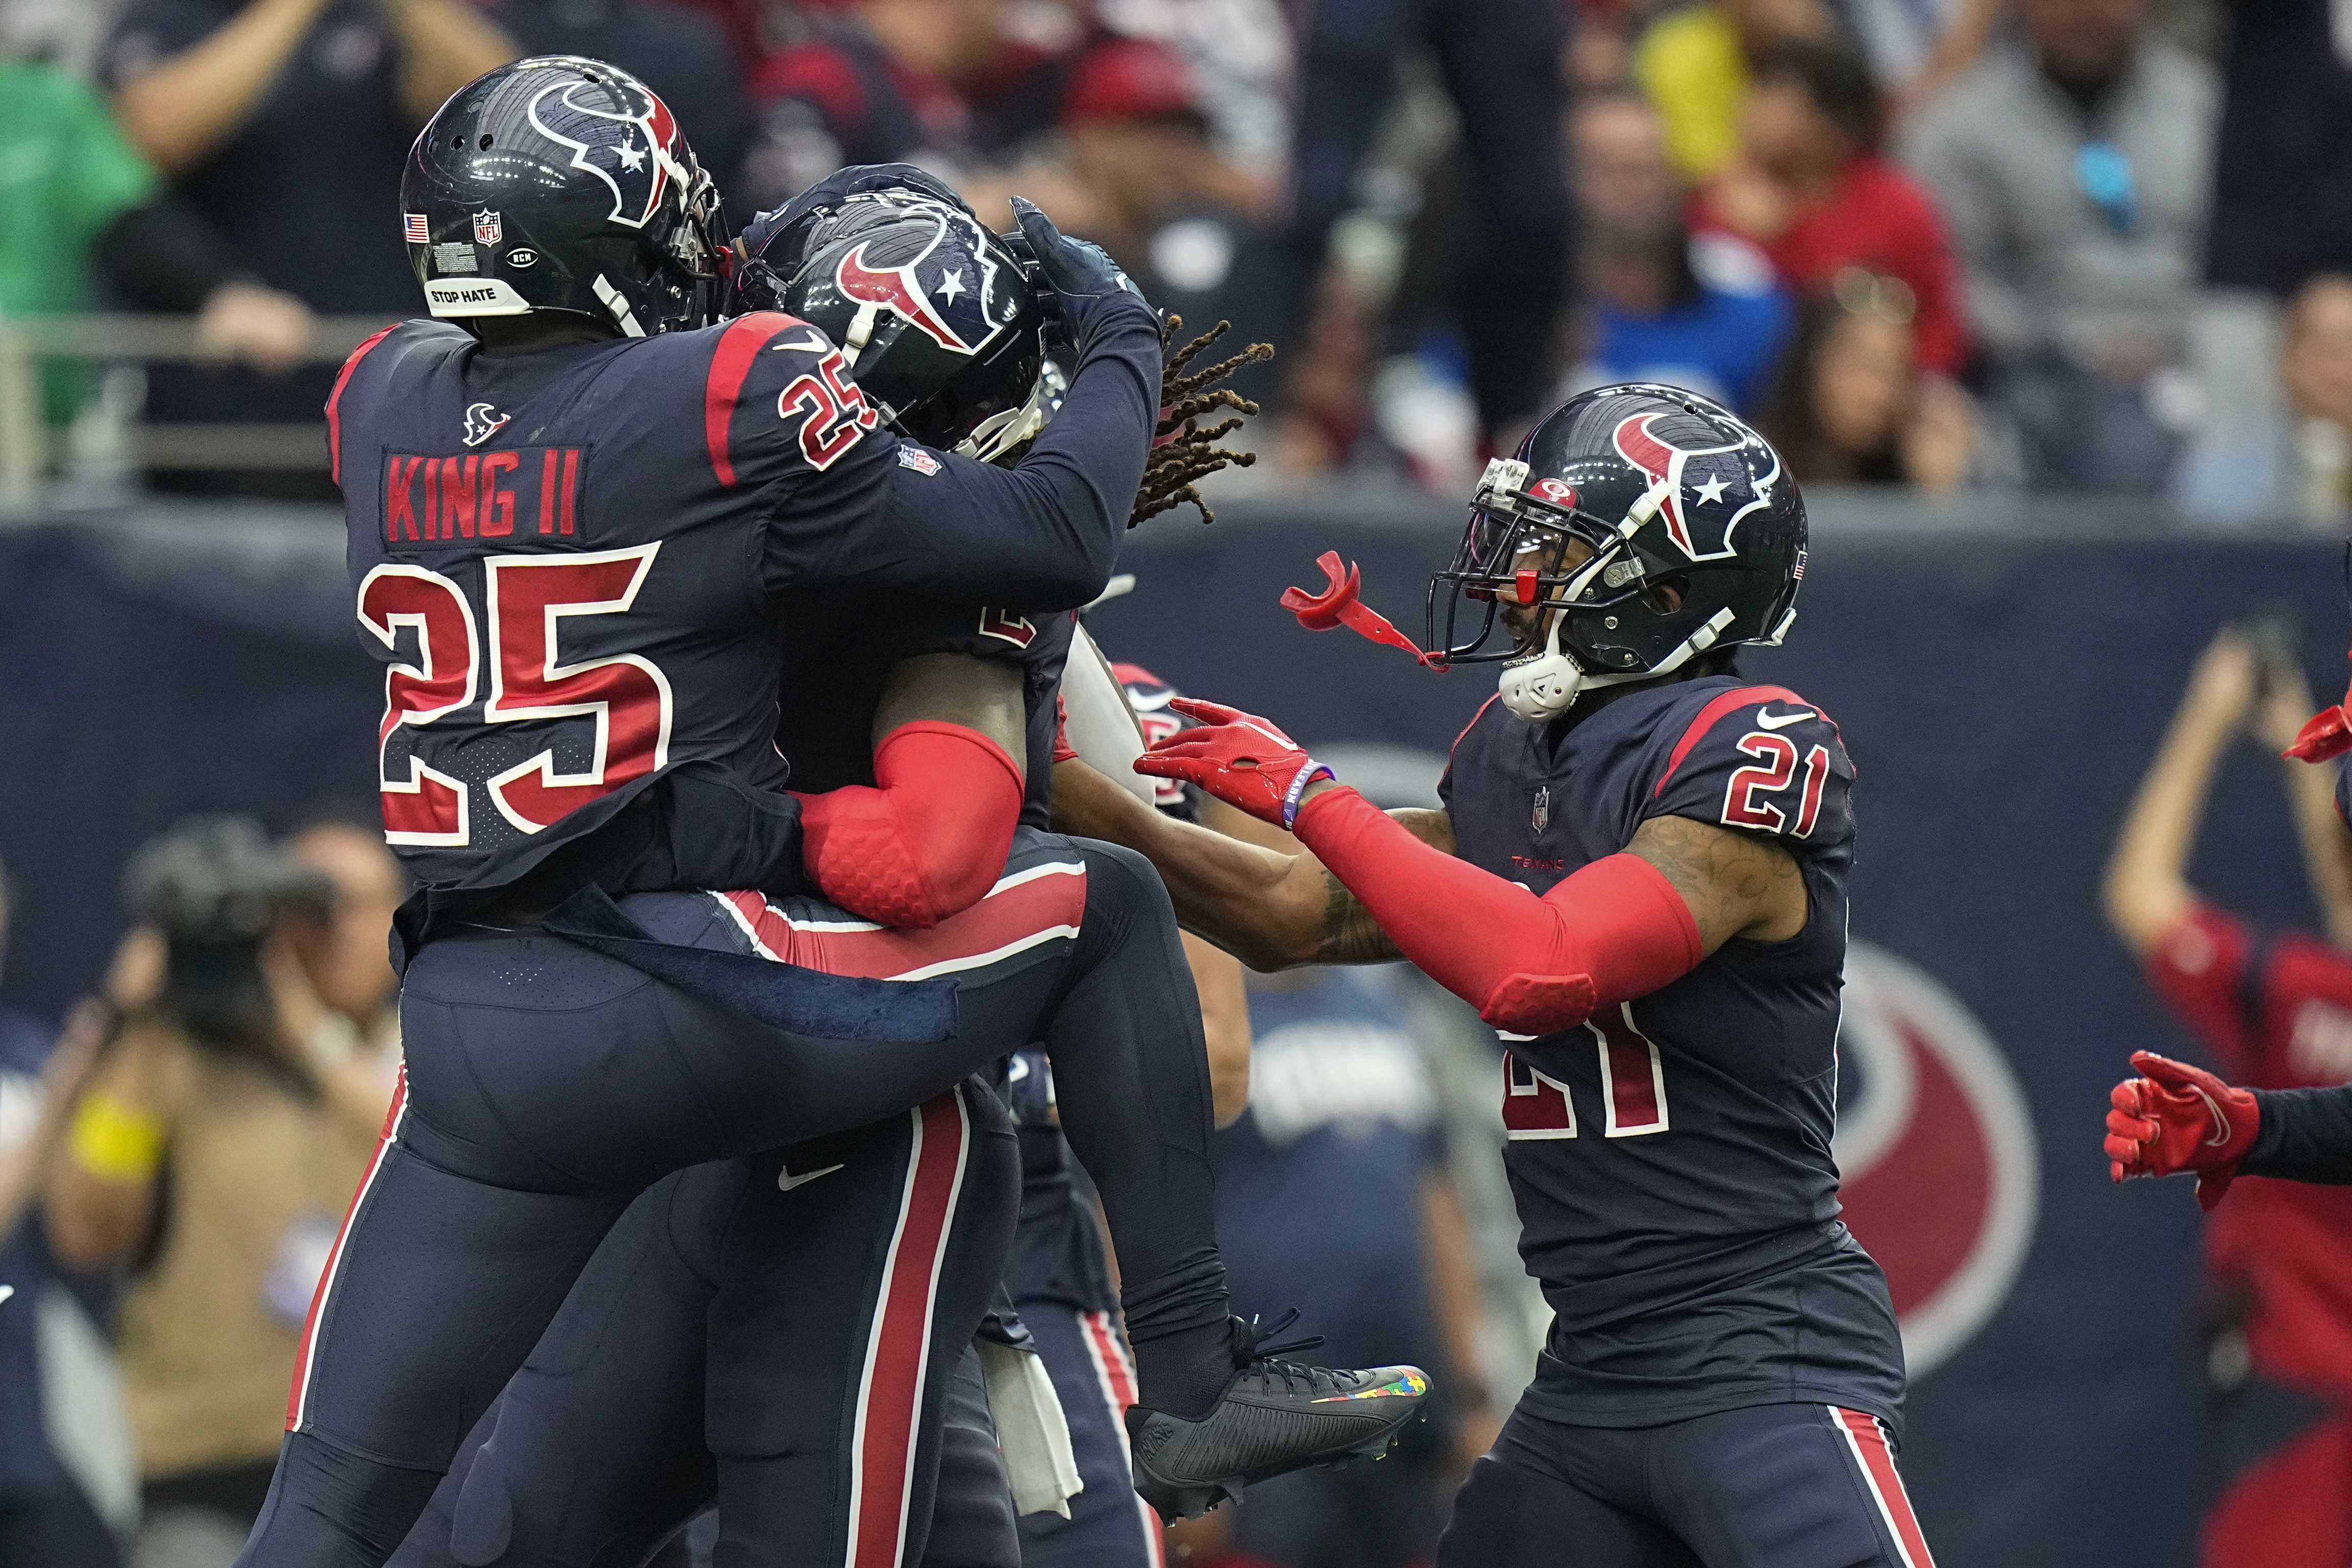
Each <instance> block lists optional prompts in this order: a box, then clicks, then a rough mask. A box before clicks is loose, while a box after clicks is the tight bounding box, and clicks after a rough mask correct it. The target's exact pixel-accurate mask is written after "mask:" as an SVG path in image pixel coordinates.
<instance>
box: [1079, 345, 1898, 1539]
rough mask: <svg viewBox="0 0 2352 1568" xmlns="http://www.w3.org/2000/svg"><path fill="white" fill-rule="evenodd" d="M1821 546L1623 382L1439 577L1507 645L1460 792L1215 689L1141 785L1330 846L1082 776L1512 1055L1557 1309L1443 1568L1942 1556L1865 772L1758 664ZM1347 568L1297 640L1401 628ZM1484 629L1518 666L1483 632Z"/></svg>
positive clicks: (1103, 795)
mask: <svg viewBox="0 0 2352 1568" xmlns="http://www.w3.org/2000/svg"><path fill="white" fill-rule="evenodd" d="M1804 559H1805V514H1804V506H1803V503H1802V501H1801V499H1800V497H1799V496H1798V494H1797V489H1796V486H1795V485H1794V484H1793V483H1792V482H1791V481H1790V478H1789V476H1788V475H1787V473H1786V471H1785V469H1784V468H1783V467H1782V465H1781V463H1780V458H1779V456H1778V455H1777V454H1775V453H1774V452H1773V450H1772V448H1771V447H1770V446H1769V444H1766V442H1765V441H1764V440H1763V439H1762V438H1761V437H1760V436H1759V435H1758V434H1756V433H1755V432H1754V431H1752V430H1750V429H1749V428H1748V426H1747V425H1745V424H1743V423H1740V421H1738V419H1737V418H1735V417H1733V416H1732V415H1731V414H1730V413H1727V412H1726V411H1725V410H1723V409H1722V408H1720V407H1718V406H1717V405H1716V404H1714V403H1712V402H1707V401H1706V400H1705V399H1702V398H1699V397H1697V396H1696V395H1695V394H1692V393H1689V392H1684V391H1682V390H1680V389H1676V388H1670V387H1661V386H1646V385H1635V386H1614V387H1607V388H1602V389H1601V390H1598V391H1595V392H1587V393H1585V394H1583V395H1582V396H1580V397H1578V398H1575V399H1574V400H1572V401H1570V402H1568V403H1566V404H1565V405H1563V406H1562V407H1560V408H1559V409H1557V410H1555V411H1554V412H1553V413H1550V414H1549V415H1548V416H1547V417H1546V418H1545V419H1544V420H1543V421H1542V422H1541V423H1538V425H1537V426H1536V427H1535V429H1534V430H1533V431H1532V432H1531V433H1530V434H1528V437H1527V439H1526V441H1525V442H1524V443H1522V444H1521V445H1520V447H1519V448H1518V451H1517V455H1515V456H1514V457H1512V458H1510V459H1507V460H1498V461H1496V463H1494V464H1492V465H1489V467H1488V470H1487V472H1486V476H1485V477H1484V478H1483V479H1482V480H1481V481H1480V484H1479V487H1478V491H1477V494H1476V496H1475V498H1474V500H1473V501H1472V504H1471V518H1470V524H1469V528H1468V530H1467V532H1466V534H1465V537H1464V538H1463V541H1462V544H1461V548H1460V549H1459V552H1458V553H1457V554H1456V556H1455V558H1454V562H1453V564H1452V565H1451V566H1450V567H1449V568H1448V569H1447V570H1444V571H1443V572H1440V573H1438V574H1437V576H1436V578H1435V580H1434V581H1433V585H1432V598H1431V620H1432V623H1433V624H1432V636H1431V641H1432V642H1433V643H1434V644H1435V646H1434V648H1433V651H1432V653H1430V654H1429V655H1427V656H1428V657H1430V658H1431V659H1432V661H1433V662H1436V663H1460V662H1465V661H1469V660H1475V659H1482V658H1483V659H1498V658H1499V659H1502V660H1504V661H1506V663H1505V664H1504V666H1503V671H1502V679H1501V690H1500V692H1499V694H1498V695H1496V697H1495V698H1491V699H1489V701H1488V702H1487V705H1486V706H1485V707H1484V708H1482V709H1481V710H1480V711H1479V714H1478V716H1477V717H1476V718H1475V720H1473V721H1472V723H1471V725H1470V727H1469V728H1468V729H1466V730H1465V731H1464V733H1463V734H1462V736H1461V737H1460V738H1459V739H1458V740H1457V741H1456V742H1455V743H1454V753H1453V760H1452V765H1451V767H1450V768H1449V769H1448V771H1447V773H1446V776H1445V779H1444V782H1443V783H1442V784H1441V785H1440V789H1439V793H1440V795H1441V797H1442V799H1443V800H1444V809H1442V810H1423V811H1404V812H1398V813H1395V814H1393V815H1389V814H1383V813H1382V812H1381V811H1379V810H1375V809H1374V808H1373V807H1372V806H1370V804H1369V803H1368V802H1366V801H1365V800H1363V799H1362V797H1360V796H1359V795H1358V794H1356V792H1355V791H1353V790H1352V789H1348V788H1347V787H1346V785H1345V783H1344V781H1338V780H1334V779H1332V777H1331V774H1330V770H1329V769H1328V768H1322V767H1321V766H1319V765H1318V763H1317V762H1316V761H1315V760H1314V758H1311V757H1308V756H1307V754H1306V753H1305V752H1303V751H1302V750H1300V749H1299V748H1298V747H1297V746H1296V745H1294V744H1293V743H1292V742H1291V741H1290V740H1289V739H1288V738H1287V737H1285V736H1284V735H1283V733H1282V732H1281V731H1280V730H1279V729H1277V728H1276V727H1275V726H1274V725H1273V724H1271V723H1269V722H1267V721H1266V720H1265V719H1261V718H1255V717H1253V716H1249V715H1247V714H1242V713H1237V712H1235V711H1234V710H1232V709H1230V708H1223V707H1219V706H1215V705H1213V704H1206V703H1195V704H1191V705H1188V707H1187V711H1188V712H1190V713H1192V714H1193V715H1194V716H1197V717H1200V718H1202V719H1203V720H1204V721H1207V726H1208V727H1204V728H1201V729H1195V730H1192V731H1191V732H1189V733H1187V734H1184V735H1181V736H1179V737H1173V738H1171V739H1168V740H1165V741H1162V742H1161V743H1160V744H1159V745H1158V746H1156V747H1154V748H1153V750H1152V751H1151V752H1150V753H1148V754H1147V755H1146V757H1145V758H1143V760H1142V761H1141V762H1140V763H1139V764H1138V768H1139V770H1140V771H1145V772H1151V773H1157V774H1160V775H1162V776H1165V777H1171V778H1181V779H1188V780H1190V781H1191V782H1192V783H1194V784H1197V785H1199V786H1200V787H1201V788H1202V789H1206V790H1207V791H1209V792H1210V793H1211V794H1213V795H1216V796H1217V797H1219V798H1220V799H1222V800H1226V801H1229V802H1231V803H1232V804H1234V805H1235V806H1237V807H1240V808H1241V809H1242V810H1247V811H1250V812H1253V813H1255V815H1257V816H1259V817H1262V818H1264V819H1265V820H1267V821H1276V822H1280V823H1282V824H1283V825H1285V826H1286V827H1290V828H1291V829H1292V830H1293V831H1295V832H1296V833H1297V835H1298V837H1299V839H1300V840H1301V841H1303V842H1304V843H1305V844H1306V845H1307V848H1308V849H1309V850H1311V851H1312V852H1313V855H1312V857H1311V858H1310V857H1308V856H1296V857H1293V856H1284V855H1279V854H1275V853H1271V852H1265V851H1262V850H1257V849H1255V848H1253V847H1250V846H1246V845H1243V844H1239V843H1236V842H1234V841H1231V840H1227V839H1222V838H1219V837H1217V836H1215V835H1213V834H1209V833H1205V832H1200V831H1189V830H1187V829H1186V828H1184V827H1183V826H1182V825H1181V824H1178V823H1172V822H1169V821H1165V820H1164V819H1162V818H1160V817H1159V816H1157V815H1156V814H1154V813H1151V812H1150V811H1147V810H1141V809H1140V808H1138V807H1136V806H1134V805H1132V804H1131V800H1130V798H1129V796H1128V795H1127V794H1126V793H1125V792H1124V791H1123V790H1119V789H1117V787H1116V786H1114V785H1112V784H1111V783H1110V782H1109V781H1108V779H1102V778H1100V777H1099V776H1093V775H1090V774H1089V773H1088V772H1087V770H1086V769H1085V768H1084V767H1083V765H1081V764H1074V763H1064V764H1062V765H1061V767H1060V768H1057V769H1056V775H1057V776H1056V779H1055V800H1056V804H1057V815H1058V817H1059V820H1060V821H1062V822H1063V823H1064V825H1065V826H1066V827H1068V828H1069V829H1070V830H1071V831H1077V832H1083V833H1087V834H1090V835H1092V836H1096V837H1101V838H1108V839H1112V840H1115V841H1121V842H1125V843H1129V844H1130V845H1132V846H1133V847H1135V848H1137V849H1139V850H1142V851H1143V852H1145V853H1146V854H1148V855H1149V856H1150V858H1151V859H1152V861H1153V862H1154V863H1155V864H1157V865H1158V866H1159V867H1160V873H1161V874H1162V876H1163V877H1164V878H1165V879H1166V881H1167V883H1168V885H1169V889H1170V892H1171V894H1173V895H1174V898H1175V901H1176V905H1177V912H1178V915H1179V918H1180V919H1181V920H1183V921H1184V922H1185V923H1186V924H1187V925H1191V926H1192V927H1193V928H1194V929H1196V930H1198V931H1200V932H1201V933H1202V935H1204V936H1209V937H1210V938H1211V939H1212V940H1213V941H1216V942H1218V943H1220V944H1222V945H1223V946H1227V947H1229V948H1231V949H1232V950H1233V951H1234V952H1235V953H1237V954H1238V955H1240V956H1241V957H1242V958H1243V959H1244V961H1245V962H1247V963H1249V964H1251V965H1253V966H1255V967H1259V968H1278V967H1284V966H1287V965H1293V964H1303V963H1310V962H1323V963H1329V962H1357V963H1365V962H1378V961H1381V960H1383V959H1392V958H1395V957H1398V956H1403V957H1406V958H1409V959H1411V960H1412V961H1413V962H1414V963H1416V964H1418V965H1420V966H1421V967H1422V968H1423V969H1424V970H1426V971H1427V972H1428V973H1429V974H1430V975H1431V976H1432V977H1434V978H1436V979H1437V980H1439V981H1440V982H1441V983H1443V984H1444V986H1445V987H1446V988H1448V989H1450V990H1452V991H1453V992H1454V994H1456V995H1457V996H1460V997H1462V998H1465V1000H1467V1001H1469V1002H1470V1003H1471V1004H1472V1005H1473V1006H1475V1007H1476V1008H1477V1009H1479V1011H1480V1013H1481V1015H1482V1016H1483V1017H1484V1018H1485V1019H1486V1020H1487V1021H1488V1022H1490V1023H1492V1024H1493V1025H1495V1026H1496V1029H1498V1030H1501V1031H1502V1032H1503V1034H1504V1038H1505V1040H1507V1042H1508V1046H1509V1055H1508V1058H1507V1065H1506V1068H1505V1074H1504V1076H1505V1084H1504V1120H1505V1124H1506V1126H1507V1129H1508V1138H1509V1142H1508V1143H1507V1145H1506V1148H1505V1153H1504V1159H1505V1163H1506V1166H1507V1168H1508V1172H1509V1176H1510V1180H1511V1186H1512V1190H1513V1193H1514V1195H1515V1197H1516V1199H1517V1207H1518V1211H1519V1220H1520V1252H1521V1254H1522V1256H1523V1257H1524V1258H1525V1259H1526V1260H1527V1264H1528V1269H1529V1270H1530V1271H1531V1272H1532V1273H1533V1274H1534V1275H1535V1276H1536V1278H1537V1279H1538V1281H1540V1282H1541V1284H1542V1286H1543V1288H1544V1292H1545V1295H1546V1297H1547V1299H1548V1300H1549V1302H1550V1304H1551V1306H1552V1308H1553V1311H1554V1313H1555V1317H1554V1321H1553V1327H1552V1330H1551V1333H1550V1336H1549V1343H1548V1344H1547V1347H1546V1349H1545V1351H1544V1353H1543V1355H1542V1358H1541V1363H1540V1365H1539V1367H1538V1372H1537V1375H1536V1379H1535V1382H1534V1384H1533V1385H1532V1386H1530V1387H1529V1388H1528V1392H1527V1394H1526V1396H1524V1397H1523V1398H1522V1400H1521V1401H1520V1404H1519V1406H1518V1408H1517V1411H1516V1412H1515V1414H1514V1415H1513V1416H1512V1417H1511V1419H1510V1422H1509V1424H1508V1425H1507V1427H1505V1429H1504V1432H1503V1434H1502V1436H1501V1437H1500V1438H1499V1439H1498V1440H1497V1442H1496V1445H1495V1447H1494V1448H1493V1450H1492V1451H1491V1452H1490V1453H1489V1454H1488V1455H1487V1456H1486V1458H1483V1459H1481V1460H1480V1461H1479V1462H1478V1464H1477V1465H1476V1466H1475V1467H1474V1468H1473V1469H1472V1472H1471V1475H1470V1478H1469V1479H1468V1480H1467V1481H1466V1482H1465V1485H1464V1487H1463V1489H1462V1491H1461V1493H1460V1495H1459V1497H1458V1498H1457V1500H1456V1502H1455V1507H1454V1517H1453V1520H1452V1521H1451V1523H1450V1524H1449V1526H1448V1529H1447V1531H1446V1533H1445V1536H1444V1540H1443V1542H1441V1544H1440V1546H1439V1548H1438V1560H1439V1562H1440V1563H1444V1564H1447V1565H1449V1568H1511V1565H1521V1564H1524V1565H1528V1568H1534V1565H1538V1564H1540V1565H1547V1568H1548V1565H1551V1564H1563V1565H1564V1564H1568V1563H1575V1564H1577V1565H1578V1568H1684V1565H1690V1564H1696V1563H1716V1564H1724V1563H1738V1564H1741V1565H1743V1568H1751V1565H1753V1568H1763V1565H1774V1568H1778V1565H1786V1568H1800V1565H1804V1568H1813V1565H1817V1564H1823V1563H1838V1564H1842V1565H1843V1564H1881V1563H1883V1564H1895V1565H1902V1568H1928V1564H1929V1559H1928V1552H1927V1544H1926V1542H1925V1541H1924V1540H1923V1539H1922V1537H1921V1534H1920V1531H1919V1526H1918V1524H1917V1522H1916V1520H1915V1519H1914V1518H1913V1516H1912V1512H1911V1509H1910V1506H1909V1504H1908V1502H1907V1501H1906V1498H1905V1496H1904V1491H1903V1486H1902V1482H1901V1480H1900V1479H1899V1478H1898V1476H1897V1474H1896V1469H1895V1452H1894V1450H1895V1436H1896V1433H1897V1431H1898V1427H1899V1421H1900V1417H1901V1415H1902V1405H1903V1394H1904V1372H1903V1354H1902V1343H1901V1341H1900V1338H1899V1337H1898V1334H1897V1332H1896V1327H1895V1315H1894V1312H1893V1311H1892V1308H1891V1305H1890V1303H1889V1300H1888V1296H1887V1291H1886V1285H1885V1280H1884V1278H1883V1277H1882V1275H1881V1274H1880V1272H1879V1270H1878V1267H1877V1265H1876V1264H1875V1263H1874V1262H1873V1261H1872V1260H1871V1259H1870V1258H1869V1257H1868V1256H1867V1255H1866V1254H1865V1253H1864V1251H1863V1250H1862V1249H1861V1247H1860V1246H1859V1245H1858V1244H1857V1243H1856V1242H1855V1241H1854V1239H1853V1237H1851V1236H1850V1235H1848V1234H1847V1232H1846V1230H1845V1228H1844V1227H1843V1225H1841V1224H1840V1223H1839V1221H1838V1212H1839V1210H1838V1201H1837V1186H1838V1172H1837V1166H1836V1165H1835V1164H1834V1163H1833V1161H1832V1158H1831V1154H1830V1145H1831V1134H1832V1125H1833V1122H1834V1117H1835V1109H1836V1082H1837V1071H1836V1039H1837V1028H1838V1007H1839V988H1840V985H1841V974H1842V969H1843V959H1844V953H1845V940H1846V890H1845V879H1846V872H1847V868H1848V865H1849V863H1850V862H1851V860H1852V857H1853V818H1852V815H1851V812H1850V810H1849V802H1848V791H1849V789H1850V786H1851V784H1852V781H1853V768H1852V767H1851V765H1850V764H1849V763H1848V761H1847V758H1846V754H1845V748H1844V747H1843V743H1842V742H1841V740H1840V737H1839V734H1838V730H1837V727H1836V726H1835V725H1833V724H1832V723H1831V721H1830V719H1829V718H1828V716H1826V715H1824V714H1823V713H1822V710H1821V709H1820V707H1819V706H1816V705H1814V704H1812V703H1811V702H1808V701H1806V700H1805V699H1804V698H1803V697H1801V696H1800V695H1798V694H1796V693H1794V692H1791V691H1787V690H1784V689H1782V688H1780V687H1778V686H1769V685H1749V684H1748V683H1746V682H1744V681H1743V680H1742V679H1741V678H1740V677H1739V676H1738V674H1737V673H1736V672H1735V671H1734V670H1733V668H1732V663H1731V660H1732V653H1733V652H1734V650H1735V649H1736V647H1737V645H1738V644H1740V643H1763V644H1768V645H1769V644H1772V643H1777V642H1779V640H1780V637H1781V636H1782V635H1783V634H1784V633H1785V632H1787V630H1788V627H1789V624H1790V621H1791V619H1792V618H1793V615H1794V609H1793V606H1794V601H1795V598H1796V592H1797V586H1798V580H1799V579H1800V578H1801V576H1802V575H1803V571H1804ZM1325 565H1326V568H1327V570H1329V571H1330V572H1331V575H1332V579H1333V581H1332V585H1331V587H1330V589H1329V590H1328V591H1327V592H1325V593H1324V594H1321V595H1319V596H1314V597H1310V596H1307V595H1306V594H1303V593H1298V592H1297V591H1294V592H1293V593H1292V594H1291V595H1286V598H1285V603H1286V605H1288V606H1290V607H1291V608H1293V609H1296V610H1298V611H1299V612H1300V619H1301V621H1302V622H1306V623H1307V624H1309V625H1310V626H1314V625H1319V626H1330V625H1334V624H1339V623H1341V622H1345V623H1349V624H1351V625H1356V626H1357V627H1358V628H1359V629H1360V630H1366V631H1368V632H1370V633H1371V634H1374V635H1377V636H1378V637H1379V638H1380V639H1381V640H1382V641H1392V642H1395V643H1403V644H1404V645H1406V646H1410V645H1411V644H1410V643H1406V641H1405V639H1404V638H1403V637H1402V634H1401V633H1398V632H1395V631H1394V630H1393V629H1392V628H1391V627H1389V626H1388V625H1387V623H1386V622H1381V621H1380V620H1379V618H1378V617H1377V616H1374V615H1372V614H1371V612H1370V611H1368V610H1367V609H1365V607H1363V606H1361V605H1360V604H1358V603H1356V602H1355V601H1354V592H1355V590H1354V580H1353V578H1352V576H1351V575H1350V576H1346V577H1343V576H1342V574H1341V573H1340V572H1339V568H1338V561H1337V559H1336V558H1335V557H1326V558H1325ZM1441 601H1442V602H1444V604H1445V605H1446V606H1447V609H1446V614H1445V618H1444V624H1445V628H1446V630H1445V633H1444V637H1443V639H1442V640H1441V639H1439V638H1438V637H1437V635H1436V622H1437V620H1438V617H1437V605H1438V604H1439V603H1440V602H1441ZM1465 601H1467V603H1468V605H1469V606H1470V607H1471V608H1473V609H1476V608H1478V606H1479V604H1480V601H1484V608H1483V615H1482V619H1481V621H1480V623H1479V627H1478V631H1477V632H1476V634H1475V635H1473V636H1468V637H1467V638H1466V639H1464V640H1461V641H1458V642H1457V641H1456V638H1455V635H1454V618H1455V613H1456V612H1457V611H1458V610H1459V609H1461V608H1462V607H1463V606H1464V604H1465ZM1497 621H1499V622H1501V623H1502V624H1503V626H1504V627H1505V628H1506V629H1507V631H1508V632H1509V643H1510V645H1509V648H1508V649H1507V651H1504V652H1499V653H1487V652H1485V651H1484V649H1485V645H1486V641H1487V638H1488V636H1489V635H1490V634H1491V632H1493V630H1494V628H1495V624H1496V622H1497ZM1318 861H1319V862H1321V863H1320V864H1319V865H1318V863H1316V862H1318ZM1153 1419H1154V1418H1153V1417H1152V1416H1150V1415H1149V1414H1145V1413H1139V1416H1138V1418H1137V1422H1136V1425H1137V1427H1138V1429H1139V1440H1141V1438H1142V1437H1148V1434H1149V1431H1150V1427H1151V1425H1152V1422H1153Z"/></svg>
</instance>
